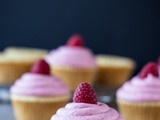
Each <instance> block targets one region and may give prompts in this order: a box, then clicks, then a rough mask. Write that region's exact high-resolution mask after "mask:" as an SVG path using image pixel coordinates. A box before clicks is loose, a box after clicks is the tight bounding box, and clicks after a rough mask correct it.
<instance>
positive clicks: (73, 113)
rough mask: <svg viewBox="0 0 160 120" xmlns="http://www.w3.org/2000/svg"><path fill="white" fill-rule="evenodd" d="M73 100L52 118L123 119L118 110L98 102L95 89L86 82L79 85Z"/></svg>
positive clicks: (69, 119)
mask: <svg viewBox="0 0 160 120" xmlns="http://www.w3.org/2000/svg"><path fill="white" fill-rule="evenodd" d="M73 101H74V102H72V103H68V104H67V105H66V106H65V107H63V108H60V109H59V110H58V111H57V113H56V114H55V115H53V116H52V118H51V120H123V118H122V117H121V115H119V113H118V112H117V111H116V110H114V109H112V108H110V107H109V106H108V105H106V104H104V103H100V102H97V97H96V92H95V90H94V89H93V88H92V87H91V86H90V85H89V84H88V83H86V82H84V83H81V84H80V85H79V87H78V88H77V90H76V92H75V93H74V97H73Z"/></svg>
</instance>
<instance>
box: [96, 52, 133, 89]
mask: <svg viewBox="0 0 160 120" xmlns="http://www.w3.org/2000/svg"><path fill="white" fill-rule="evenodd" d="M96 62H97V65H98V74H97V80H96V84H99V85H104V86H109V87H115V88H117V87H120V86H121V85H122V84H123V83H124V82H125V81H126V80H128V79H129V78H130V77H131V75H132V73H133V71H134V69H135V66H136V62H135V61H134V60H133V59H130V58H127V57H122V56H116V55H107V54H106V55H105V54H100V55H97V56H96Z"/></svg>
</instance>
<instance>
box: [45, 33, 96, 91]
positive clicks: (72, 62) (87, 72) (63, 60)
mask: <svg viewBox="0 0 160 120" xmlns="http://www.w3.org/2000/svg"><path fill="white" fill-rule="evenodd" d="M46 60H47V62H48V63H49V64H50V65H51V69H52V74H54V75H57V76H58V77H60V78H62V79H63V80H64V81H65V83H66V84H67V85H68V86H69V87H70V88H71V90H72V91H74V90H75V89H76V88H77V86H78V85H79V84H80V83H81V82H84V81H86V82H88V83H93V81H94V77H95V74H96V61H95V58H94V55H93V53H92V51H91V50H90V49H88V48H86V47H84V40H83V38H82V36H80V35H78V34H75V35H73V36H71V38H70V39H69V40H68V43H67V45H64V46H61V47H59V48H58V49H56V50H54V51H53V52H51V53H50V54H49V55H48V56H47V57H46Z"/></svg>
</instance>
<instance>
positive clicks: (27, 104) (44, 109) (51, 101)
mask: <svg viewBox="0 0 160 120" xmlns="http://www.w3.org/2000/svg"><path fill="white" fill-rule="evenodd" d="M11 99H12V105H13V109H14V112H15V118H16V120H50V118H51V116H52V115H53V114H55V113H56V111H57V110H58V109H59V108H60V107H63V106H65V105H66V104H67V103H68V101H69V99H70V97H69V96H63V97H51V98H45V97H44V98H42V97H22V96H13V95H12V96H11Z"/></svg>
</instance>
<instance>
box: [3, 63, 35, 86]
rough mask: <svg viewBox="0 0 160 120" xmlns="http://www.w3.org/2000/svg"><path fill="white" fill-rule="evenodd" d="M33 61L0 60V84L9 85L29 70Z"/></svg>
mask: <svg viewBox="0 0 160 120" xmlns="http://www.w3.org/2000/svg"><path fill="white" fill-rule="evenodd" d="M33 63H34V62H21V63H20V62H19V63H18V62H9V61H8V62H0V84H1V85H10V84H13V83H14V82H15V80H16V79H18V78H19V77H20V76H21V75H22V74H23V73H26V72H28V71H30V69H31V66H32V65H33Z"/></svg>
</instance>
